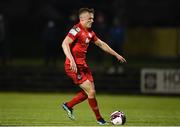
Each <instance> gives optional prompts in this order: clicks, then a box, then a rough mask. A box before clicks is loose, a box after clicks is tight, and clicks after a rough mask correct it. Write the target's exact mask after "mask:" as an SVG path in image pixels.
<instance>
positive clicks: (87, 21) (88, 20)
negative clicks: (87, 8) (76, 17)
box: [83, 13, 94, 28]
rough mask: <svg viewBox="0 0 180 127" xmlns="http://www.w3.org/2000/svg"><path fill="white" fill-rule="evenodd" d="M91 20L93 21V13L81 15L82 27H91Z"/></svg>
mask: <svg viewBox="0 0 180 127" xmlns="http://www.w3.org/2000/svg"><path fill="white" fill-rule="evenodd" d="M93 22H94V14H93V13H85V14H84V15H83V23H84V27H86V28H91V26H92V23H93Z"/></svg>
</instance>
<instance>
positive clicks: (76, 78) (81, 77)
mask: <svg viewBox="0 0 180 127" xmlns="http://www.w3.org/2000/svg"><path fill="white" fill-rule="evenodd" d="M69 66H70V65H69V64H65V71H66V74H67V75H68V76H69V77H70V78H71V79H72V80H73V82H74V83H75V84H77V85H80V84H82V83H83V82H84V81H86V80H87V79H88V80H89V81H90V82H93V81H94V80H93V77H92V73H91V71H90V69H89V68H88V67H82V68H78V73H75V72H72V70H70V67H69Z"/></svg>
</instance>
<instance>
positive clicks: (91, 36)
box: [65, 23, 98, 67]
mask: <svg viewBox="0 0 180 127" xmlns="http://www.w3.org/2000/svg"><path fill="white" fill-rule="evenodd" d="M67 36H68V37H70V38H71V39H72V40H73V41H74V42H73V43H72V44H70V50H71V53H72V55H73V57H74V60H75V62H76V64H77V66H78V67H87V64H86V53H87V49H88V46H89V43H90V42H95V41H96V40H97V39H98V38H97V36H96V35H95V33H94V32H93V31H92V30H91V29H88V30H86V29H85V28H83V26H82V25H81V24H80V23H79V24H76V25H74V27H73V28H72V29H71V30H70V31H69V33H68V35H67ZM69 63H70V61H69V59H68V58H66V61H65V64H69Z"/></svg>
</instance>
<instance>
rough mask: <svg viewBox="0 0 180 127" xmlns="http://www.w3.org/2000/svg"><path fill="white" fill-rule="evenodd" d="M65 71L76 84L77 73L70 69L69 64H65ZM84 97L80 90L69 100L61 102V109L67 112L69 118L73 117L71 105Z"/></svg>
mask: <svg viewBox="0 0 180 127" xmlns="http://www.w3.org/2000/svg"><path fill="white" fill-rule="evenodd" d="M65 71H66V74H67V75H68V76H69V77H70V78H71V79H72V80H73V82H74V84H77V85H78V84H80V83H79V79H78V78H77V74H76V73H75V72H72V71H71V70H70V68H69V65H66V66H65ZM86 99H87V94H86V93H85V92H84V91H83V90H82V91H80V92H79V93H77V94H76V95H75V96H74V97H73V98H72V99H71V100H70V101H68V102H66V103H63V104H62V107H63V109H64V110H65V111H66V112H67V115H68V117H69V118H70V119H72V120H74V119H75V117H74V115H73V107H74V106H75V105H76V104H78V103H80V102H82V101H84V100H86Z"/></svg>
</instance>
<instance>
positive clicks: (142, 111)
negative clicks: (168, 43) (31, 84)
mask: <svg viewBox="0 0 180 127" xmlns="http://www.w3.org/2000/svg"><path fill="white" fill-rule="evenodd" d="M72 96H73V94H57V93H56V94H55V93H0V125H3V126H5V125H19V126H20V125H30V126H37V125H43V126H49V125H52V126H92V125H93V126H98V124H97V123H96V120H95V117H94V114H93V113H92V111H91V110H90V108H89V106H88V103H87V101H85V102H83V103H81V104H79V105H77V106H76V107H74V113H75V116H76V120H75V121H71V120H70V119H69V118H67V116H66V114H65V111H64V110H62V108H61V107H60V104H61V103H62V102H64V101H66V100H69V99H70V98H71V97H72ZM97 99H98V102H99V107H100V111H101V113H102V115H103V116H104V118H105V119H106V120H109V115H110V113H111V112H113V111H115V110H121V111H123V112H124V113H125V114H126V117H127V122H126V124H125V125H127V126H140V125H143V126H151V125H153V126H160V125H161V126H175V125H180V97H167V96H133V95H130V96H128V95H108V94H107V95H106V94H103V95H97Z"/></svg>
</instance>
